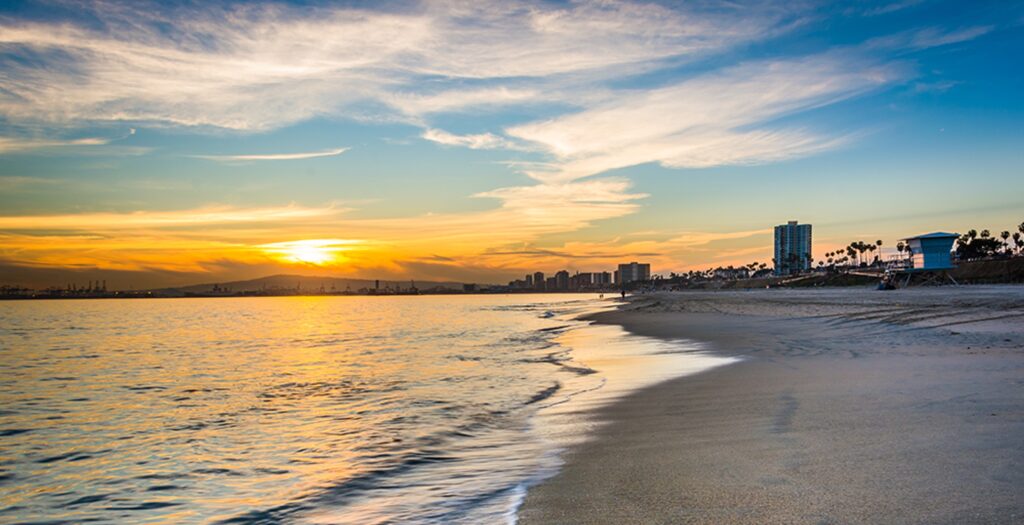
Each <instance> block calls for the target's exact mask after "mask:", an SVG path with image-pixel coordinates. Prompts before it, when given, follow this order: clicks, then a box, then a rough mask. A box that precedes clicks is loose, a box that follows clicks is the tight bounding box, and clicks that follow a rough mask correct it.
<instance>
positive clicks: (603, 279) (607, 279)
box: [594, 272, 612, 286]
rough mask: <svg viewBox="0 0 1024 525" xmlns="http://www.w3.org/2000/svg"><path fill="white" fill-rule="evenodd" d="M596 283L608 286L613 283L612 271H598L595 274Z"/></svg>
mask: <svg viewBox="0 0 1024 525" xmlns="http://www.w3.org/2000/svg"><path fill="white" fill-rule="evenodd" d="M594 284H596V285H598V286H608V285H610V284H612V274H611V272H597V273H595V274H594Z"/></svg>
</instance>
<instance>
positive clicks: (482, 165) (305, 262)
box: [0, 0, 1024, 286]
mask: <svg viewBox="0 0 1024 525" xmlns="http://www.w3.org/2000/svg"><path fill="white" fill-rule="evenodd" d="M1022 22H1024V7H1022V6H1021V5H1020V4H1016V3H1013V2H972V3H969V4H968V3H964V2H942V1H925V0H921V1H902V2H899V1H897V2H856V3H846V4H840V3H815V2H786V3H771V2H749V3H744V2H741V3H731V2H730V3H716V2H693V3H686V4H682V5H677V4H675V3H666V4H657V3H633V2H599V3H584V2H549V3H545V2H493V3H490V2H477V3H473V4H472V5H471V6H470V5H469V4H457V3H451V2H401V3H387V4H377V3H312V2H309V3H302V4H284V3H266V4H258V3H247V4H213V3H185V4H166V3H164V4H144V3H138V2H131V3H95V4H92V3H77V2H76V3H70V2H68V3H65V2H41V3H34V2H27V3H20V2H14V3H7V4H5V6H4V7H2V8H0V63H2V71H3V72H2V73H0V190H2V191H0V208H2V211H0V270H2V272H3V273H5V274H7V275H6V278H4V279H0V280H2V281H4V283H8V284H13V283H14V282H15V281H18V282H23V283H29V284H35V285H38V284H44V283H46V282H48V281H54V280H56V281H61V282H63V281H64V280H67V279H70V278H72V277H75V278H84V277H86V276H99V275H103V276H109V277H110V278H111V279H114V280H115V281H116V282H117V283H120V284H125V285H126V284H133V285H137V286H156V285H160V284H180V283H185V282H200V281H209V280H224V279H229V278H236V277H237V278H243V277H253V276H257V275H263V274H268V273H280V272H282V271H288V272H298V273H322V274H323V273H329V274H332V275H352V276H362V277H375V276H380V277H413V278H418V279H430V278H435V279H460V280H477V281H492V282H500V281H504V280H508V279H510V278H513V277H516V276H518V275H520V274H522V273H525V272H526V271H527V270H531V269H541V270H547V271H553V270H555V269H559V268H563V267H566V268H569V269H579V270H584V271H587V270H602V269H607V268H610V267H611V265H612V264H613V263H615V262H616V261H619V260H624V259H636V258H642V259H644V260H649V261H651V262H652V263H653V266H654V271H655V272H663V273H668V272H669V271H679V270H686V269H691V268H704V267H709V266H717V265H724V264H742V263H746V262H751V261H754V260H760V261H766V262H767V261H768V259H770V257H771V255H770V252H771V242H770V234H769V229H770V227H771V226H772V225H774V224H776V223H780V222H784V221H786V220H791V219H799V220H801V221H802V222H810V223H812V224H814V225H815V252H816V254H819V255H820V253H824V252H825V251H829V250H831V249H834V248H836V247H839V246H841V245H845V244H847V243H848V242H850V241H852V240H857V239H861V240H874V239H884V240H885V241H886V245H887V246H890V247H891V246H893V245H895V241H896V240H897V239H899V238H900V237H903V236H908V235H912V234H916V233H921V232H922V231H932V230H952V231H959V230H966V229H969V228H977V229H982V228H989V229H992V230H995V231H999V230H1003V229H1009V230H1013V229H1015V227H1016V226H1015V225H1017V224H1019V223H1020V222H1021V221H1022V220H1024V213H1022V210H1024V205H1022V204H1024V198H1022V195H1024V177H1022V176H1021V167H1022V166H1024V153H1021V152H1022V151H1024V129H1022V125H1021V122H1024V119H1022V117H1024V115H1022V113H1024V104H1022V103H1021V97H1020V93H1022V92H1024V89H1022V88H1024V78H1022V73H1021V67H1020V65H1021V59H1020V57H1022V56H1024V34H1022V30H1021V24H1022ZM304 242H305V243H307V244H305V245H303V246H306V248H307V249H316V250H321V251H322V252H323V254H322V255H325V256H324V257H315V258H313V259H308V258H307V259H302V258H301V257H300V258H296V257H294V256H291V257H282V256H281V253H282V250H281V249H280V246H282V243H286V244H285V245H286V246H293V245H294V244H292V243H304ZM310 246H315V248H310ZM293 255H294V254H293ZM326 255H329V257H328V256H326Z"/></svg>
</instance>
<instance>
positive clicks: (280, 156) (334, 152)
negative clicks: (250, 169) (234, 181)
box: [192, 148, 350, 162]
mask: <svg viewBox="0 0 1024 525" xmlns="http://www.w3.org/2000/svg"><path fill="white" fill-rule="evenodd" d="M349 149H350V148H334V149H328V150H323V151H309V152H305V153H262V154H249V155H192V157H194V158H197V159H206V160H214V161H217V162H251V161H260V160H302V159H315V158H319V157H336V156H338V155H341V154H342V153H345V152H346V151H348V150H349Z"/></svg>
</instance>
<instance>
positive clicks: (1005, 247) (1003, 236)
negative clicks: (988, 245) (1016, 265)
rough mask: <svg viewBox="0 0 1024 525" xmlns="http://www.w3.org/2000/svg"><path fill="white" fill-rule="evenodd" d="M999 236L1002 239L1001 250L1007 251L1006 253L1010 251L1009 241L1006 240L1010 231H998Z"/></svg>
mask: <svg viewBox="0 0 1024 525" xmlns="http://www.w3.org/2000/svg"><path fill="white" fill-rule="evenodd" d="M999 237H1000V238H1001V239H1002V240H1003V251H1004V252H1007V253H1011V251H1010V243H1009V242H1007V241H1008V239H1009V238H1010V232H1008V231H1003V232H1000V233H999Z"/></svg>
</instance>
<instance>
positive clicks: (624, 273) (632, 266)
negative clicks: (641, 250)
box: [615, 262, 651, 284]
mask: <svg viewBox="0 0 1024 525" xmlns="http://www.w3.org/2000/svg"><path fill="white" fill-rule="evenodd" d="M616 275H617V281H616V283H615V284H628V283H631V282H633V281H649V280H650V279H651V265H650V264H640V263H638V262H631V263H628V264H620V265H619V271H618V272H616Z"/></svg>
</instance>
